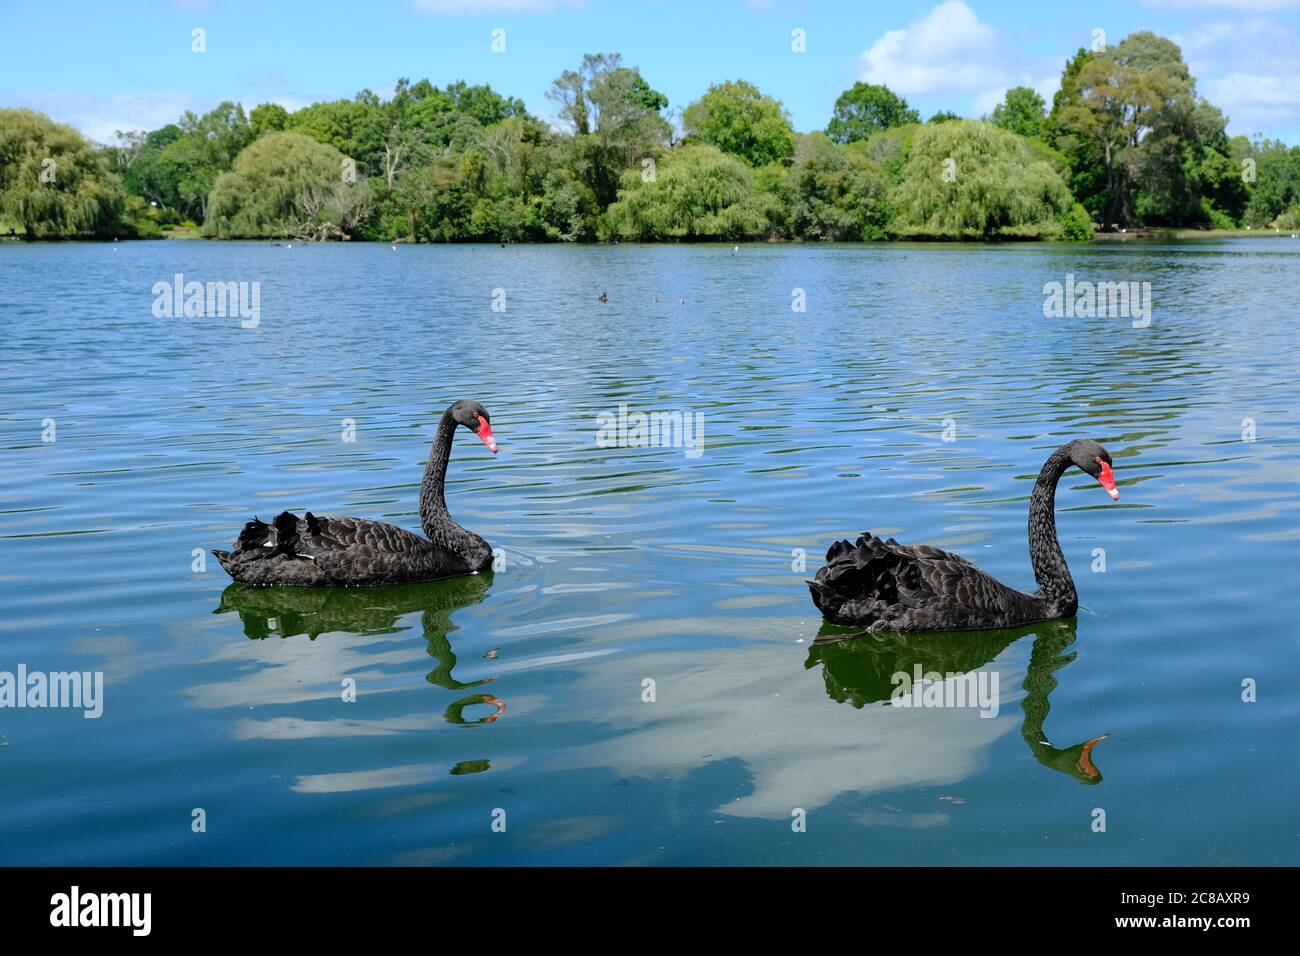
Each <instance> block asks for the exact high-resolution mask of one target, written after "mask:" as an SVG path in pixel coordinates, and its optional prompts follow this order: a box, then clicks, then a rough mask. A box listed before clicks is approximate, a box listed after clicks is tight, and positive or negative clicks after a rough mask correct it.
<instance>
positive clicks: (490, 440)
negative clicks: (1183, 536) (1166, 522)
mask: <svg viewBox="0 0 1300 956" xmlns="http://www.w3.org/2000/svg"><path fill="white" fill-rule="evenodd" d="M474 434H475V435H477V436H478V437H479V438H481V439H483V444H485V445H487V446H488V451H490V452H492V454H494V455H495V454H496V453H497V440H496V439H495V438H494V437H492V426H491V425H489V424H488V422H487V419H486V418H484V417H483V416H482V415H480V416H478V431H476V432H475V433H474ZM1111 487H1112V488H1114V487H1115V485H1114V483H1112V484H1111ZM1115 497H1117V498H1118V497H1119V495H1116V496H1115Z"/></svg>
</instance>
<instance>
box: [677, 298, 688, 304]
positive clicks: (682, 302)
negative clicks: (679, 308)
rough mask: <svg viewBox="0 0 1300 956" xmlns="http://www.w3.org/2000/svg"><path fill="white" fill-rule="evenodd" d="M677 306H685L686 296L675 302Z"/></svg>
mask: <svg viewBox="0 0 1300 956" xmlns="http://www.w3.org/2000/svg"><path fill="white" fill-rule="evenodd" d="M677 304H678V305H685V304H686V296H682V297H681V298H680V299H678V300H677Z"/></svg>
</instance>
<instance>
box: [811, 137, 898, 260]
mask: <svg viewBox="0 0 1300 956" xmlns="http://www.w3.org/2000/svg"><path fill="white" fill-rule="evenodd" d="M790 191H791V193H792V202H791V206H792V209H791V215H792V219H793V221H792V223H791V226H792V228H793V231H794V234H795V235H798V236H800V237H802V238H804V239H848V240H871V239H881V238H884V236H885V227H886V225H887V224H888V221H889V206H888V203H887V183H886V180H885V174H884V172H883V171H882V170H881V169H880V167H879V166H877V165H876V164H875V163H873V162H872V161H871V160H870V159H868V158H867V153H866V149H865V148H863V147H862V146H860V145H857V146H855V147H853V148H848V149H846V148H843V147H840V146H837V145H835V144H834V143H832V142H831V140H830V139H829V137H827V136H826V134H824V133H812V134H810V135H808V136H804V137H801V138H800V141H799V145H798V148H797V149H796V151H795V160H794V165H793V167H792V168H791V170H790Z"/></svg>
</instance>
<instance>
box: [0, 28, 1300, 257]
mask: <svg viewBox="0 0 1300 956" xmlns="http://www.w3.org/2000/svg"><path fill="white" fill-rule="evenodd" d="M547 97H548V99H549V100H550V101H551V103H552V104H553V115H554V116H555V118H556V123H555V125H550V124H547V123H544V122H542V121H541V120H539V119H538V118H537V117H535V116H533V115H532V114H530V113H529V111H528V110H527V109H526V107H525V105H524V103H523V102H522V101H521V100H519V99H516V98H514V97H508V96H502V95H501V94H499V93H497V92H496V91H494V90H493V89H491V87H489V86H485V85H470V84H467V83H465V82H455V83H451V84H449V85H447V86H445V87H441V88H440V87H436V86H434V85H433V84H431V83H430V82H429V81H428V80H421V81H419V82H417V83H411V82H409V81H408V80H406V79H401V80H399V81H398V83H397V85H396V87H395V89H394V91H393V94H392V96H391V97H389V98H388V99H383V98H381V97H380V96H378V95H376V94H375V93H373V92H371V91H369V90H364V91H362V92H361V93H359V94H358V95H357V96H356V97H354V98H353V99H350V100H335V101H330V102H321V103H313V104H312V105H310V106H307V107H305V108H303V109H300V110H296V111H294V112H289V111H287V110H286V109H284V108H283V107H281V106H279V105H276V104H273V103H266V104H262V105H260V106H257V107H256V108H254V109H253V110H252V111H251V112H249V113H245V111H244V109H243V107H242V106H240V105H239V104H236V103H234V102H223V103H221V104H220V105H218V106H217V107H216V108H215V109H213V110H212V111H210V112H208V113H206V114H204V115H203V116H196V115H194V114H193V113H186V114H185V115H184V116H182V117H181V118H180V119H179V120H178V121H177V122H175V123H169V124H168V125H166V126H164V127H162V128H161V129H157V130H152V131H121V132H119V133H118V134H117V137H116V141H115V142H114V143H112V144H108V145H96V144H92V143H89V142H88V141H86V139H85V138H84V137H82V136H81V135H80V134H79V133H78V132H76V131H75V130H73V129H72V128H71V127H68V126H63V125H60V124H58V123H55V122H53V121H52V120H50V119H49V118H48V117H46V116H44V115H43V114H40V113H36V112H33V111H31V110H23V109H18V110H0V236H5V235H8V236H17V237H22V238H28V239H44V238H72V237H110V236H112V237H124V238H125V237H143V238H149V237H157V236H160V235H163V234H165V232H166V231H167V230H169V229H172V228H174V227H189V228H191V229H194V230H201V233H202V234H203V235H206V236H210V237H214V238H254V237H256V238H298V239H360V240H372V241H384V242H395V241H421V242H459V241H494V242H497V241H499V242H536V241H556V242H560V241H564V242H590V241H600V240H610V241H613V240H641V241H672V240H742V239H744V240H758V239H803V240H853V241H861V240H877V239H893V238H914V239H1049V240H1085V239H1089V238H1091V237H1092V235H1093V233H1094V231H1095V230H1097V229H1104V230H1115V229H1129V228H1133V227H1140V226H1154V227H1160V226H1182V227H1213V228H1219V229H1232V228H1240V227H1250V228H1255V229H1260V228H1265V229H1287V230H1294V229H1296V228H1297V227H1298V226H1300V147H1288V146H1286V145H1284V144H1282V143H1280V142H1276V141H1270V140H1266V139H1259V138H1257V139H1255V140H1248V139H1247V138H1245V137H1240V136H1239V137H1229V136H1228V135H1227V132H1226V125H1227V120H1226V118H1225V117H1224V115H1223V113H1222V112H1221V111H1220V110H1218V109H1217V108H1216V107H1215V106H1213V105H1212V104H1211V103H1209V102H1208V101H1206V100H1205V99H1204V98H1203V97H1201V96H1200V95H1199V94H1198V93H1197V92H1196V84H1195V80H1194V79H1193V77H1192V76H1191V74H1190V72H1189V71H1188V68H1187V65H1186V63H1185V62H1184V61H1183V58H1182V53H1181V51H1180V50H1179V48H1178V46H1177V45H1176V44H1174V43H1173V42H1171V41H1169V40H1167V39H1164V38H1162V37H1159V36H1156V35H1154V34H1152V33H1145V32H1144V33H1136V34H1133V35H1131V36H1129V37H1127V38H1126V39H1125V40H1124V41H1123V42H1122V43H1120V44H1118V45H1117V46H1113V47H1110V48H1108V49H1105V50H1101V51H1092V50H1085V49H1080V50H1079V51H1078V52H1077V53H1076V55H1075V56H1074V57H1073V58H1071V59H1070V60H1069V62H1068V63H1067V65H1066V67H1065V70H1064V72H1063V75H1062V79H1061V85H1060V89H1059V90H1058V91H1057V93H1056V94H1055V96H1054V97H1053V99H1052V103H1051V104H1050V105H1049V104H1048V103H1047V102H1046V101H1045V100H1044V99H1043V98H1042V97H1041V96H1039V95H1038V94H1037V93H1036V92H1035V91H1034V90H1032V89H1030V88H1028V87H1017V88H1014V89H1012V90H1009V91H1008V92H1007V94H1006V96H1005V99H1004V100H1003V102H1001V103H1000V104H998V106H997V107H996V108H995V109H994V110H993V111H992V113H991V114H989V115H988V116H986V117H984V118H983V119H982V120H967V119H961V118H960V117H958V116H956V115H955V114H952V113H949V112H940V113H937V114H935V115H934V116H932V117H930V118H929V119H928V120H927V121H925V122H922V120H921V117H920V115H919V114H918V112H917V111H916V110H915V109H912V108H911V107H909V106H908V104H907V102H906V100H905V99H903V98H902V97H900V96H898V95H896V94H895V93H893V92H892V91H891V90H889V89H888V88H887V87H885V86H880V85H872V84H866V83H855V84H854V85H853V86H852V87H851V88H850V89H848V90H846V91H845V92H844V93H843V94H842V95H841V96H840V97H839V98H838V100H837V101H836V102H835V106H834V111H833V115H832V118H831V120H830V122H829V124H828V125H827V127H826V129H825V130H824V131H816V132H810V133H798V132H796V131H795V130H794V128H793V126H792V124H791V121H790V117H789V114H788V113H787V111H786V110H785V108H784V107H783V106H782V104H781V103H780V102H779V101H778V100H776V99H774V98H772V97H770V96H767V95H764V94H763V93H762V92H761V91H760V90H759V89H758V88H757V87H755V86H754V85H753V84H751V83H747V82H745V81H743V80H736V81H729V82H724V83H720V84H717V85H715V86H711V87H710V88H709V89H708V90H707V91H706V92H705V93H704V94H703V95H702V96H701V97H700V98H699V99H698V100H695V101H694V102H692V103H690V104H688V105H686V107H685V108H684V109H681V110H680V111H676V112H674V111H671V110H670V105H669V102H668V98H667V97H666V96H664V94H663V93H661V92H659V91H658V90H656V89H654V88H653V87H652V86H651V85H650V84H649V82H648V81H647V80H646V79H645V78H644V77H643V76H642V75H641V72H640V71H639V70H638V69H637V68H635V67H632V66H628V65H626V64H624V63H623V61H622V58H621V57H620V56H619V55H618V54H617V53H614V54H588V55H587V56H585V57H583V60H582V62H581V63H580V64H579V65H578V66H577V68H576V69H572V70H565V71H564V72H563V73H561V74H560V76H559V77H557V78H556V79H555V81H554V82H553V83H552V85H551V87H550V89H549V91H548V93H547Z"/></svg>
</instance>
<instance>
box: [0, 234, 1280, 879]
mask: <svg viewBox="0 0 1300 956" xmlns="http://www.w3.org/2000/svg"><path fill="white" fill-rule="evenodd" d="M177 273H181V274H183V275H184V277H185V279H186V280H199V281H222V282H229V281H233V282H258V283H260V286H259V294H260V300H259V307H260V312H259V315H258V319H259V322H258V324H257V326H256V327H255V328H243V327H241V323H240V321H239V319H238V318H219V317H208V318H183V317H182V318H166V317H162V318H160V317H156V316H155V315H154V312H153V304H154V299H155V296H154V293H153V291H152V288H153V286H154V284H155V283H158V282H172V281H173V276H174V275H175V274H177ZM1071 273H1073V274H1074V277H1075V280H1076V282H1081V281H1084V280H1090V281H1097V280H1116V281H1126V282H1127V281H1135V282H1150V283H1151V301H1152V310H1151V318H1150V324H1149V325H1148V326H1147V327H1138V328H1135V327H1134V326H1133V322H1132V321H1131V320H1130V319H1129V318H1088V317H1077V318H1045V317H1044V315H1043V303H1044V291H1043V290H1044V285H1045V284H1046V283H1049V282H1054V281H1055V282H1061V283H1065V282H1066V279H1067V275H1068V274H1071ZM1298 276H1300V241H1297V240H1291V239H1289V238H1286V237H1278V238H1261V239H1256V240H1246V241H1222V242H1218V241H1204V242H1191V243H1182V244H1156V243H1146V244H1135V243H1128V244H1124V245H1113V244H1105V245H1103V244H1100V243H1099V244H1095V245H1093V246H1091V247H1086V248H1085V247H1077V246H1036V245H1019V246H999V247H983V246H961V247H958V246H947V245H875V246H854V245H843V246H833V247H832V246H798V245H780V246H762V245H758V246H751V245H746V246H741V247H739V248H738V249H736V248H733V247H732V246H695V247H688V246H677V247H669V246H662V247H645V246H629V245H624V246H617V247H579V248H573V247H518V246H512V247H509V248H502V247H497V246H454V247H427V246H426V247H414V246H399V247H397V248H396V249H392V248H390V247H388V246H382V245H379V246H376V245H370V246H367V245H319V246H303V245H299V244H294V245H293V246H292V247H291V248H287V247H283V246H276V245H273V244H269V243H222V244H217V243H203V242H178V241H173V242H141V243H130V244H127V243H118V244H62V245H14V244H8V245H0V336H2V337H0V341H2V342H3V343H4V344H3V352H2V353H0V449H3V451H2V455H0V604H2V606H3V615H2V616H0V671H9V672H16V671H17V668H18V667H19V665H20V664H22V665H25V667H26V668H27V670H28V671H29V672H31V671H40V672H52V671H72V670H77V671H88V672H94V671H102V672H103V675H104V676H103V679H104V689H103V700H102V706H103V712H102V716H100V717H99V718H97V719H87V718H85V717H83V716H82V711H81V710H76V709H3V710H0V862H3V863H8V864H83V863H85V864H111V863H120V864H237V863H267V864H291V863H303V864H431V863H452V864H460V863H477V864H506V863H534V864H575V863H590V864H614V863H634V864H635V863H642V864H646V863H661V864H722V863H737V864H784V863H790V864H870V865H877V864H914V865H930V864H1078V865H1088V864H1292V865H1294V864H1296V863H1300V852H1298V851H1297V830H1296V811H1295V794H1296V792H1297V791H1298V790H1300V762H1298V761H1297V760H1296V747H1295V735H1296V727H1297V720H1298V719H1300V649H1297V633H1296V620H1297V593H1298V592H1297V590H1296V588H1295V583H1294V582H1295V577H1296V573H1295V572H1296V566H1297V561H1296V558H1297V544H1298V543H1300V481H1298V480H1300V442H1298V441H1297V439H1298V436H1300V429H1298V427H1297V426H1298V424H1300V421H1298V419H1300V412H1298V409H1300V383H1298V381H1297V380H1298V378H1300V372H1298V370H1297V361H1296V339H1297V330H1298V328H1300V322H1298V320H1297V315H1296V295H1295V288H1296V280H1297V277H1298ZM796 290H802V291H803V296H804V297H805V298H806V311H803V312H797V311H794V309H793V308H792V305H798V300H799V298H800V295H799V292H797V291H796ZM601 292H606V293H608V296H609V301H608V302H607V303H601V302H599V301H597V296H598V295H599V294H600V293H601ZM655 296H657V297H658V299H659V302H658V303H653V302H652V298H653V297H655ZM683 297H684V298H685V304H681V303H680V299H682V298H683ZM494 302H495V303H496V304H497V305H498V307H500V306H502V305H504V311H494V310H493V304H494ZM1138 321H1139V324H1141V320H1138ZM458 398H475V399H478V400H479V401H481V402H482V403H483V404H484V405H485V406H487V408H488V409H489V410H490V411H491V413H492V423H493V428H494V430H495V432H496V435H497V438H498V440H499V442H500V446H501V453H500V455H499V456H497V457H496V458H493V457H492V456H491V455H490V454H489V453H488V452H487V450H486V449H484V448H483V446H482V445H481V444H479V443H478V442H477V441H475V440H474V439H473V437H472V436H471V435H469V434H467V433H464V432H462V433H461V434H460V435H459V437H458V440H457V443H456V446H455V449H454V451H453V454H452V462H451V469H450V473H449V480H448V492H447V496H448V501H449V505H450V507H451V510H452V513H453V514H454V515H455V516H456V517H457V519H458V520H460V521H461V523H463V524H464V525H466V526H467V527H469V528H472V529H474V530H475V531H477V532H479V533H480V534H482V535H483V536H484V537H486V538H487V539H488V540H489V541H490V542H491V543H492V544H493V545H494V546H495V547H496V548H499V549H501V558H502V560H503V561H504V567H503V568H502V569H501V570H499V571H497V572H496V573H494V574H485V575H481V576H478V577H471V578H464V579H460V580H455V581H449V582H440V583H434V584H429V585H422V586H413V587H405V588H398V589H386V590H360V589H359V590H347V591H333V592H321V591H293V590H265V591H257V592H247V591H242V590H241V589H239V588H232V587H230V581H229V580H228V579H227V578H226V576H225V575H224V573H223V572H222V571H221V569H220V567H219V566H218V565H217V563H216V561H215V560H213V559H212V558H210V557H209V558H208V559H207V561H206V568H205V569H200V570H195V569H194V565H195V562H196V558H195V557H194V555H195V553H196V552H197V553H199V554H203V553H205V552H206V550H207V549H209V548H213V547H221V548H224V547H228V546H229V545H230V543H231V542H232V541H233V539H234V537H235V535H236V534H237V532H238V530H239V528H240V526H241V525H242V524H243V523H244V521H246V520H247V519H248V518H249V517H251V516H252V515H254V514H257V515H260V516H261V517H262V518H263V519H269V518H270V517H271V516H272V515H274V514H275V513H277V512H278V511H280V510H282V509H284V508H293V509H296V510H303V509H312V510H315V511H319V512H325V513H336V514H353V515H359V516H365V517H371V518H379V519H383V520H387V521H391V522H395V523H398V524H401V525H404V526H406V527H409V528H412V529H417V528H418V517H417V513H416V512H417V508H416V492H417V488H418V484H419V481H420V477H421V473H422V469H423V463H424V459H425V457H426V456H427V454H428V448H429V444H430V442H431V441H432V438H433V434H434V429H435V426H436V422H437V417H438V416H439V415H440V414H441V412H442V411H443V409H445V408H446V406H447V405H448V404H449V403H450V402H451V401H452V400H454V399H458ZM621 404H626V405H627V407H628V410H629V412H638V411H639V412H654V411H669V412H671V411H681V412H688V413H691V414H699V415H702V416H703V419H702V422H703V438H704V444H703V449H702V452H701V453H700V454H698V455H695V454H693V453H690V454H688V452H689V451H690V450H689V449H683V448H675V447H602V446H601V444H599V443H598V441H597V425H598V416H600V415H601V413H603V412H613V413H615V414H617V412H618V409H619V406H620V405H621ZM347 420H350V421H351V423H352V425H353V426H354V427H355V440H354V441H346V440H344V439H345V438H346V437H350V436H349V435H348V434H346V433H347V432H348V430H349V422H348V421H347ZM1247 420H1249V421H1247ZM1252 427H1253V436H1252V433H1251V429H1252ZM1076 437H1093V438H1096V439H1098V440H1100V441H1101V442H1102V443H1103V444H1105V445H1106V446H1107V447H1108V448H1109V450H1110V451H1111V452H1112V454H1113V455H1114V458H1115V473H1116V476H1117V478H1118V479H1119V482H1120V491H1121V494H1122V497H1121V500H1120V501H1119V502H1118V503H1111V502H1110V500H1109V499H1108V498H1107V496H1106V495H1105V493H1104V492H1103V491H1102V490H1101V489H1100V488H1099V487H1098V486H1097V484H1096V483H1095V482H1094V481H1092V480H1091V479H1089V478H1087V477H1086V476H1083V475H1082V474H1081V473H1079V472H1078V471H1075V472H1073V473H1072V474H1068V475H1067V476H1066V477H1065V478H1064V479H1063V481H1062V483H1061V488H1060V491H1059V492H1058V495H1057V506H1058V507H1057V515H1058V526H1059V529H1060V536H1061V542H1062V546H1063V548H1064V550H1065V553H1066V556H1067V558H1068V560H1069V562H1070V566H1071V568H1072V570H1073V572H1074V575H1075V579H1076V582H1077V584H1078V590H1079V593H1080V601H1081V604H1082V608H1081V610H1080V613H1079V616H1078V618H1077V620H1076V621H1074V622H1068V623H1059V622H1058V623H1054V624H1050V625H1040V626H1035V627H1029V628H1024V629H1021V630H1019V631H1012V632H986V633H978V634H966V635H923V636H915V635H914V636H912V637H910V638H908V639H899V638H895V639H891V640H883V641H881V640H875V639H872V638H866V639H861V640H852V641H847V642H841V643H833V644H817V645H814V643H813V641H814V639H815V638H816V637H817V636H818V633H819V630H821V622H820V620H819V618H818V616H817V614H816V611H815V609H814V608H813V606H812V604H811V602H810V600H809V596H808V592H807V588H806V586H805V585H804V583H803V581H804V579H805V578H806V577H809V576H811V574H812V572H813V571H815V570H816V568H817V566H818V565H819V562H820V558H821V556H822V555H823V554H824V552H825V549H826V548H827V546H828V545H829V544H830V543H831V542H832V541H833V540H835V539H836V538H838V537H843V536H853V535H856V534H857V533H859V532H861V531H862V530H864V529H869V530H871V531H873V532H877V533H880V534H882V535H893V536H896V537H897V538H898V539H899V540H902V541H907V542H911V543H923V542H929V543H933V544H937V545H940V546H942V547H946V548H949V549H952V550H955V551H958V552H960V553H961V554H963V555H966V556H967V557H969V558H971V559H972V560H974V561H975V562H976V563H978V564H979V565H980V566H981V567H983V568H984V569H985V570H987V571H989V572H991V573H993V574H995V575H997V576H998V577H1000V578H1001V579H1003V580H1004V581H1006V582H1007V583H1009V584H1012V585H1013V586H1017V587H1023V588H1029V589H1031V590H1032V588H1033V579H1032V573H1031V571H1030V567H1029V562H1028V553H1027V545H1026V540H1025V520H1026V510H1027V507H1028V495H1029V492H1030V490H1031V488H1032V485H1033V479H1034V476H1035V475H1036V473H1037V471H1038V469H1039V466H1040V465H1041V464H1042V462H1043V460H1044V458H1046V456H1047V455H1048V454H1049V453H1050V452H1051V450H1052V449H1054V448H1055V447H1056V446H1057V445H1059V444H1061V443H1062V442H1064V441H1066V440H1069V439H1072V438H1076ZM1251 437H1253V438H1254V440H1248V439H1250V438H1251ZM50 438H52V439H54V440H53V441H50V440H46V439H50ZM945 439H952V440H945ZM800 549H802V551H803V552H806V554H807V568H806V570H799V569H798V567H797V566H798V563H799V554H800ZM1102 566H1104V571H1102V570H1101V567H1102ZM828 633H829V629H828ZM917 665H920V666H921V667H922V670H923V671H937V672H941V673H963V672H975V673H976V674H977V675H979V674H984V675H986V676H985V677H984V678H982V679H983V680H985V682H986V685H987V686H992V680H993V678H994V677H995V676H996V678H997V687H998V688H999V697H998V701H999V707H998V710H997V713H996V716H981V712H980V710H978V709H975V708H971V707H966V708H957V707H945V708H902V707H895V706H892V705H891V704H890V703H889V700H890V694H891V691H892V690H893V686H894V685H893V683H892V675H894V674H895V673H897V672H899V671H903V672H907V673H912V672H913V671H914V668H915V667H916V666H917ZM349 681H352V682H355V687H356V699H355V701H345V700H344V699H343V697H344V696H345V684H347V683H348V682H349ZM647 682H653V683H647ZM1243 682H1247V683H1248V685H1249V684H1250V683H1251V682H1253V686H1254V687H1255V692H1254V694H1255V697H1256V700H1255V701H1254V702H1246V701H1243V695H1246V696H1250V695H1249V694H1248V693H1247V689H1248V688H1247V689H1244V688H1243ZM648 697H653V700H647V699H646V698H648ZM502 706H504V710H501V707H502ZM1049 707H1050V710H1049ZM494 714H498V716H497V717H496V719H494V720H490V719H489V718H491V717H492V716H493V715H494ZM1103 734H1109V735H1110V736H1109V737H1107V738H1106V739H1104V740H1103V741H1101V742H1100V743H1098V744H1097V745H1096V746H1095V748H1093V749H1091V751H1090V753H1085V751H1084V749H1083V746H1082V745H1083V744H1084V743H1085V742H1087V741H1090V740H1092V739H1094V738H1097V737H1100V736H1101V735H1103ZM196 810H201V811H202V813H201V814H199V815H198V816H197V817H196V815H195V811H196ZM799 811H802V814H800V812H799ZM1098 811H1104V822H1105V831H1104V832H1095V828H1096V827H1097V826H1098V823H1097V822H1096V821H1098V820H1100V819H1101V814H1099V813H1098ZM196 819H198V820H200V821H201V822H202V823H203V824H204V828H203V832H195V828H196V827H197V826H198V824H196V823H195V820H196ZM801 819H802V820H803V821H804V832H797V830H798V826H797V824H798V823H799V822H800V820H801ZM494 821H496V822H497V824H498V825H497V827H496V829H495V830H494V827H493V824H494ZM501 822H504V824H505V831H504V832H497V830H500V828H501V827H500V824H501Z"/></svg>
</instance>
